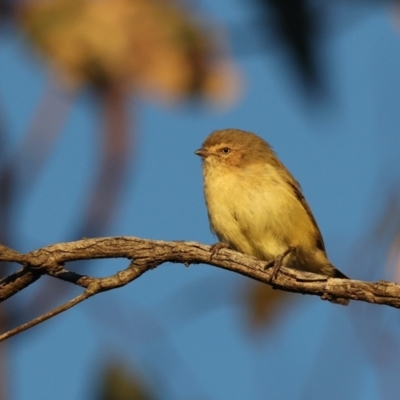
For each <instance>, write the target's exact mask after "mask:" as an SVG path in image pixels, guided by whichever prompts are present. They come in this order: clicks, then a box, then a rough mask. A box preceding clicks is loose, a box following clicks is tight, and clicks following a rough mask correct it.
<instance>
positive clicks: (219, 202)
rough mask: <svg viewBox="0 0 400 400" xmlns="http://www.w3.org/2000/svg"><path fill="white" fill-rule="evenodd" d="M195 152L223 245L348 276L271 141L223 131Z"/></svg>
mask: <svg viewBox="0 0 400 400" xmlns="http://www.w3.org/2000/svg"><path fill="white" fill-rule="evenodd" d="M195 154H196V155H198V156H200V157H201V158H202V161H203V163H202V170H203V178H204V197H205V202H206V206H207V211H208V219H209V222H210V228H211V230H212V232H213V233H215V234H216V236H217V237H218V239H219V241H220V243H221V246H225V247H229V248H230V249H232V250H236V251H239V252H241V253H244V254H248V255H251V256H254V257H256V258H258V259H260V260H265V261H269V262H270V261H271V260H275V261H274V262H275V265H278V264H282V265H283V266H285V267H289V268H294V269H298V270H301V271H308V272H313V273H317V274H321V275H325V276H328V277H333V278H341V279H348V277H347V276H346V275H345V274H343V273H342V272H341V271H339V270H338V269H337V268H336V267H334V265H333V264H332V263H331V262H330V261H329V259H328V256H327V254H326V250H325V244H324V240H323V238H322V234H321V231H320V229H319V227H318V224H317V222H316V220H315V218H314V216H313V214H312V212H311V209H310V207H309V205H308V203H307V201H306V199H305V197H304V195H303V193H302V189H301V187H300V184H299V183H298V182H297V181H296V179H295V178H294V177H293V176H292V174H291V173H290V172H289V171H288V169H287V168H286V167H285V166H284V165H283V163H282V162H281V161H280V160H279V158H278V157H277V155H276V153H275V152H274V150H273V149H272V147H271V146H270V144H269V143H267V142H266V141H265V140H264V139H262V138H261V137H260V136H258V135H256V134H254V133H251V132H247V131H243V130H240V129H222V130H216V131H214V132H212V133H211V134H210V135H209V136H208V137H207V138H206V139H205V141H204V143H203V145H202V147H201V148H200V149H198V150H196V151H195ZM279 268H280V265H278V270H279Z"/></svg>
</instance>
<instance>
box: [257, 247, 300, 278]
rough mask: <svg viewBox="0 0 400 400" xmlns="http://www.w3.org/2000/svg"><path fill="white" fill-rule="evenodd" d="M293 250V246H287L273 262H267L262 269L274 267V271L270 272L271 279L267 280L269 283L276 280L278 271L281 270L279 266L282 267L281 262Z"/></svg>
mask: <svg viewBox="0 0 400 400" xmlns="http://www.w3.org/2000/svg"><path fill="white" fill-rule="evenodd" d="M295 249H296V248H295V247H294V246H289V247H288V248H287V249H286V250H285V251H284V252H283V253H282V254H280V255H279V256H277V257H275V259H274V260H272V261H269V262H268V263H267V264H266V266H265V267H264V269H268V268H271V267H272V266H273V267H274V269H273V270H272V274H271V278H270V279H269V282H270V283H271V282H272V281H274V280H275V279H276V277H277V276H278V273H279V270H280V269H281V266H282V263H283V260H284V259H285V257H287V256H288V255H289V254H290V253H292V252H293V251H294V250H295Z"/></svg>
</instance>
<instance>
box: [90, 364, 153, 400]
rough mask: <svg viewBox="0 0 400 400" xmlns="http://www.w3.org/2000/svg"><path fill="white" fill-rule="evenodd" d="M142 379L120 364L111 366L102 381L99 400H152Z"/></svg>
mask: <svg viewBox="0 0 400 400" xmlns="http://www.w3.org/2000/svg"><path fill="white" fill-rule="evenodd" d="M152 399H154V397H153V396H152V395H150V393H149V391H148V389H147V388H146V387H145V384H144V383H143V382H142V380H141V378H140V377H139V376H138V375H137V374H136V373H134V372H132V371H131V370H129V371H128V370H127V369H126V368H125V367H124V366H122V365H120V364H111V365H109V366H108V367H107V368H106V371H105V372H104V375H103V376H102V377H101V379H100V392H99V395H98V400H152Z"/></svg>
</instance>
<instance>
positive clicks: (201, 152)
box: [194, 147, 209, 158]
mask: <svg viewBox="0 0 400 400" xmlns="http://www.w3.org/2000/svg"><path fill="white" fill-rule="evenodd" d="M194 154H196V155H197V156H200V157H203V158H206V157H207V156H208V155H209V152H208V151H207V150H206V149H203V147H202V148H201V149H198V150H196V151H195V152H194Z"/></svg>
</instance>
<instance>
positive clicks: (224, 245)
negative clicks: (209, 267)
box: [210, 242, 229, 260]
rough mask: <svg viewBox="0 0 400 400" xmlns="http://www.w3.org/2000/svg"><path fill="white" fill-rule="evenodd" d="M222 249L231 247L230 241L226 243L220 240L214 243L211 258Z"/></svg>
mask: <svg viewBox="0 0 400 400" xmlns="http://www.w3.org/2000/svg"><path fill="white" fill-rule="evenodd" d="M221 249H229V244H228V243H224V242H218V243H214V244H213V245H212V246H211V250H210V253H211V255H210V260H212V259H213V257H214V256H215V255H216V254H217V253H218V252H219V251H220V250H221Z"/></svg>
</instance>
